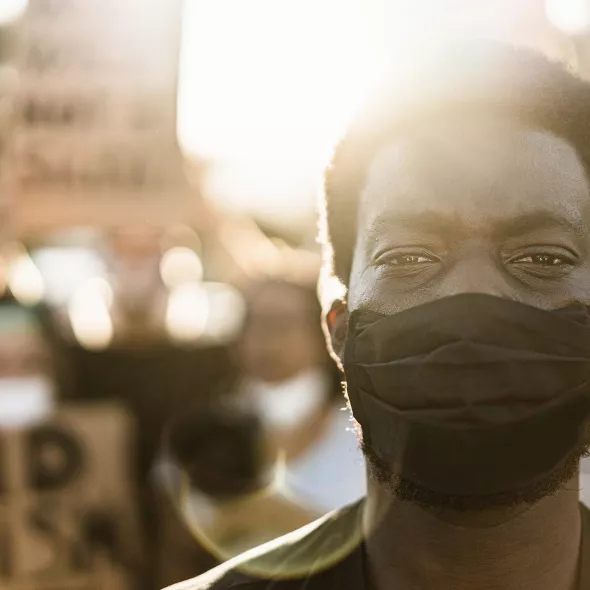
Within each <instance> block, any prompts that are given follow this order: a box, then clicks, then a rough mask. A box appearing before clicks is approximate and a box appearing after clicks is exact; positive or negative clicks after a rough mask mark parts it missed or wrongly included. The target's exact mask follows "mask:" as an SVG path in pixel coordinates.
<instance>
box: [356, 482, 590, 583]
mask: <svg viewBox="0 0 590 590" xmlns="http://www.w3.org/2000/svg"><path fill="white" fill-rule="evenodd" d="M371 486H373V487H372V488H370V491H369V497H368V499H367V502H366V506H365V515H364V526H365V530H367V531H371V532H370V533H367V535H366V538H367V542H366V547H367V560H368V571H369V574H370V578H371V580H372V583H373V586H374V589H375V590H392V589H395V590H417V589H422V588H430V589H432V590H467V589H469V590H473V589H474V588H477V590H523V589H525V588H535V590H573V589H574V588H575V585H576V580H577V569H578V567H577V565H578V554H579V547H580V538H581V517H580V509H579V500H578V497H579V491H578V477H577V476H576V477H575V478H574V479H573V480H571V481H570V482H569V483H568V484H567V485H565V486H564V487H563V488H562V489H561V490H560V491H559V492H558V493H557V494H555V495H554V496H550V497H547V498H545V499H543V500H541V501H540V502H539V503H537V504H535V505H534V506H526V507H522V508H519V509H513V510H511V511H509V512H506V511H504V512H491V511H490V512H489V513H479V514H473V515H466V514H461V515H459V514H454V515H453V514H445V515H441V514H434V513H431V512H428V511H426V510H423V509H421V508H419V507H418V506H416V505H413V504H410V503H408V502H399V501H397V500H395V499H392V498H391V495H390V494H389V493H388V492H386V491H384V490H382V489H379V488H377V487H376V486H375V485H374V484H371Z"/></svg>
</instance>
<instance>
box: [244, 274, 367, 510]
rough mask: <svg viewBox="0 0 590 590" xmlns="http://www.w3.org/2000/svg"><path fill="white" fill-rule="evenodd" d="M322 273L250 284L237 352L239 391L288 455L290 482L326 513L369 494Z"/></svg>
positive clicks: (278, 452) (271, 443) (277, 449)
mask: <svg viewBox="0 0 590 590" xmlns="http://www.w3.org/2000/svg"><path fill="white" fill-rule="evenodd" d="M315 278H316V275H312V277H309V279H307V280H306V279H301V280H293V279H289V278H285V279H281V278H271V279H268V280H263V281H260V282H257V283H256V284H254V285H252V286H251V287H250V288H249V289H248V290H247V292H246V300H247V310H248V312H247V317H246V324H245V327H244V331H243V333H242V336H241V338H240V340H239V342H238V346H237V359H238V365H239V366H240V367H241V370H242V371H243V374H242V378H243V381H242V383H241V386H240V391H239V393H238V395H239V396H240V397H241V398H242V399H243V401H244V402H245V403H246V404H247V405H249V406H250V407H251V409H252V411H253V412H254V413H255V415H257V416H258V417H259V419H260V421H261V425H262V428H263V431H264V433H265V435H266V438H267V442H268V448H269V451H270V452H271V453H273V454H274V455H275V456H277V458H278V460H279V461H281V462H284V477H285V480H284V481H285V488H286V489H287V490H289V492H290V493H291V494H293V496H294V497H295V498H298V499H299V500H300V501H301V502H302V503H303V505H305V506H306V507H307V508H308V509H309V510H310V511H311V513H314V514H316V515H317V516H320V515H322V514H324V513H325V512H329V511H330V510H334V509H336V508H341V507H342V506H344V505H346V504H348V503H350V502H353V501H355V500H357V499H359V498H360V497H362V496H363V495H364V493H365V467H364V460H363V457H362V453H361V452H360V449H359V447H358V442H357V440H356V436H355V435H354V432H353V431H352V430H353V424H352V422H351V415H350V412H349V411H348V409H347V408H346V406H345V402H344V399H343V397H342V384H341V381H342V375H341V373H340V371H339V370H338V368H337V366H336V364H335V363H334V362H333V361H332V359H331V358H330V357H329V355H328V353H327V351H326V346H325V339H324V335H323V332H322V329H321V325H320V322H319V318H320V317H321V307H320V304H319V301H318V297H317V287H316V283H315V280H314V279H315Z"/></svg>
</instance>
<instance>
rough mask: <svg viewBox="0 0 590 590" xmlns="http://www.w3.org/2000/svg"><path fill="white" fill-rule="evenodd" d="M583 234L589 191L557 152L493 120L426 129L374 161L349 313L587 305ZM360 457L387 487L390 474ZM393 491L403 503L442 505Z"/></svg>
mask: <svg viewBox="0 0 590 590" xmlns="http://www.w3.org/2000/svg"><path fill="white" fill-rule="evenodd" d="M589 225H590V195H589V188H588V183H587V180H586V177H585V173H584V169H583V167H582V164H581V162H580V160H579V158H578V156H577V154H576V152H575V150H574V149H573V148H572V147H571V146H570V145H569V144H568V143H567V142H565V141H563V140H561V139H558V138H556V137H554V136H552V135H551V134H549V133H544V132H540V131H532V130H530V129H527V128H524V127H520V126H518V125H516V124H514V123H512V122H510V121H507V120H503V119H491V118H490V119H487V120H481V119H478V120H477V121H475V120H467V121H463V122H461V123H460V124H458V123H457V122H456V121H454V122H439V123H435V124H430V125H429V126H428V127H427V128H426V127H425V128H424V129H422V130H419V131H417V132H415V133H414V134H413V135H412V136H406V137H405V138H404V139H397V140H395V141H391V142H390V143H388V144H386V145H384V146H383V147H382V149H381V150H380V151H379V152H378V153H377V154H376V156H375V158H374V159H373V162H372V165H371V168H370V170H369V172H368V175H367V180H366V183H365V187H364V190H363V191H362V195H361V202H360V206H359V216H358V233H357V244H356V247H355V251H354V256H353V267H352V273H351V278H350V284H349V294H348V305H349V311H354V310H356V309H365V310H370V311H375V312H379V313H383V314H394V313H397V312H400V311H403V310H405V309H408V308H411V307H413V306H416V305H419V304H423V303H427V302H429V301H433V300H435V299H439V298H442V297H447V296H450V295H456V294H461V293H484V294H489V295H495V296H498V297H504V298H507V299H512V300H516V301H520V302H522V303H525V304H528V305H532V306H536V307H539V308H543V309H548V310H550V309H555V308H559V307H564V306H567V305H568V304H572V303H574V302H579V301H581V302H586V303H590V237H589V236H590V232H589V231H588V226H589ZM353 409H354V408H353ZM365 450H366V452H367V456H368V459H369V462H370V463H372V464H373V466H374V467H376V472H377V474H378V475H379V476H380V477H381V478H384V479H385V481H392V476H393V474H392V473H391V470H390V466H388V465H384V464H383V462H381V463H380V462H379V457H377V454H376V453H375V452H374V450H373V449H371V448H366V449H365ZM565 477H566V474H565V472H564V473H563V474H555V482H557V480H558V479H559V480H560V481H559V483H561V480H563V478H565ZM394 479H395V478H393V480H394ZM404 485H405V486H406V489H405V490H404V488H403V486H404ZM556 485H557V484H556ZM396 486H397V487H395V490H396V492H398V494H401V495H402V497H412V498H414V499H419V500H421V501H424V502H426V503H433V504H439V503H441V502H443V501H444V500H441V499H440V498H433V496H432V494H429V492H428V490H417V489H413V488H412V486H411V484H409V482H403V481H402V482H401V484H400V482H399V481H398V482H397V483H396ZM400 490H401V491H400ZM421 494H422V496H421ZM532 496H534V492H531V497H532ZM490 502H491V504H493V503H494V502H493V500H492V499H491V498H490Z"/></svg>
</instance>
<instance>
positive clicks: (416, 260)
mask: <svg viewBox="0 0 590 590" xmlns="http://www.w3.org/2000/svg"><path fill="white" fill-rule="evenodd" d="M388 262H389V264H394V265H396V266H409V265H413V264H425V263H427V262H433V260H432V259H430V258H428V257H426V256H422V255H420V254H398V255H395V256H392V257H391V258H389V260H388Z"/></svg>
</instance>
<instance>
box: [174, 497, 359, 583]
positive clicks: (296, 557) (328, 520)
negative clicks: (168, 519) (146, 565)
mask: <svg viewBox="0 0 590 590" xmlns="http://www.w3.org/2000/svg"><path fill="white" fill-rule="evenodd" d="M361 512H362V502H357V503H356V504H353V505H351V506H348V507H346V508H343V509H342V510H338V511H335V512H332V513H330V514H327V515H326V516H324V517H323V518H321V519H319V520H316V521H315V522H313V523H311V524H309V525H307V526H305V527H303V528H301V529H299V530H297V531H295V532H293V533H290V534H288V535H285V536H284V537H280V538H279V539H276V540H274V541H271V542H270V543H266V544H265V545H262V546H261V547H257V548H256V549H253V550H251V551H248V552H246V553H244V554H243V555H240V556H238V557H236V558H234V559H231V560H229V561H227V562H225V563H223V564H222V565H220V566H218V567H216V568H215V569H213V570H211V571H209V572H207V573H206V574H203V575H202V576H199V577H197V578H194V579H192V580H187V581H185V582H181V583H179V584H176V585H174V586H171V587H170V588H168V589H167V590H234V589H235V590H266V588H267V587H269V584H270V583H271V582H272V587H273V590H279V589H282V590H295V589H297V588H300V587H301V586H302V584H305V585H306V588H309V589H310V590H311V589H312V588H314V586H313V585H312V584H310V581H311V580H314V579H315V580H317V581H318V584H320V585H318V588H319V587H322V588H324V587H325V588H326V590H327V587H326V586H325V583H326V581H327V576H329V575H330V574H333V573H334V572H335V571H337V570H342V569H343V568H348V569H350V568H354V569H358V568H357V567H356V565H357V564H356V562H357V561H358V560H355V559H354V557H355V556H356V555H358V553H359V552H360V551H361V549H360V547H361V545H362V530H361V529H362V527H361V518H360V516H361ZM331 577H332V578H333V577H334V576H333V575H332V576H331ZM320 580H323V582H320Z"/></svg>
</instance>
